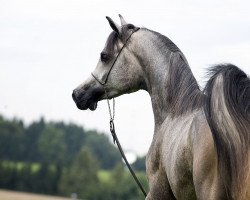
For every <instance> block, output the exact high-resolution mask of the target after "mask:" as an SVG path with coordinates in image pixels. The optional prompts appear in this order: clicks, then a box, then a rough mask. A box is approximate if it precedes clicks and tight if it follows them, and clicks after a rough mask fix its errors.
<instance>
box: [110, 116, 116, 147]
mask: <svg viewBox="0 0 250 200" xmlns="http://www.w3.org/2000/svg"><path fill="white" fill-rule="evenodd" d="M109 125H110V132H111V134H112V137H113V142H114V144H115V141H116V137H115V136H116V135H115V125H114V121H113V119H111V120H110V121H109Z"/></svg>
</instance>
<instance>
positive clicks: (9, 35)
mask: <svg viewBox="0 0 250 200" xmlns="http://www.w3.org/2000/svg"><path fill="white" fill-rule="evenodd" d="M119 13H120V14H122V15H123V16H124V18H125V20H126V21H128V22H131V23H133V24H135V25H136V26H140V27H142V26H143V27H147V28H149V29H152V30H155V31H158V32H160V33H162V34H164V35H166V36H168V37H169V38H170V39H172V41H173V42H174V43H176V44H177V46H178V47H179V48H180V49H181V50H182V51H183V53H184V54H185V55H186V58H187V60H188V62H189V64H190V66H191V69H192V71H193V73H194V75H195V77H196V78H197V79H198V81H199V83H200V84H201V85H204V82H205V71H206V68H208V67H209V66H211V65H214V64H217V63H224V62H231V63H233V64H235V65H237V66H239V67H240V68H241V69H243V70H244V71H245V72H246V73H247V74H250V3H249V1H239V0H237V1H236V0H235V1H232V0H231V1H226V0H220V1H218V0H209V1H200V0H190V1H189V0H185V1H184V0H183V1H178V0H175V1H173V0H171V1H167V0H162V1H160V0H154V1H145V0H140V1H135V0H133V1H132V0H126V1H125V0H124V1H121V0H113V1H110V0H105V1H104V0H99V1H97V0H41V1H38V0H22V1H20V0H0V114H2V115H4V116H6V117H8V118H12V117H14V116H16V117H18V118H21V119H23V120H24V121H25V122H26V123H27V124H28V123H30V122H32V121H34V120H37V119H39V118H40V117H41V116H44V117H45V119H46V120H64V121H66V122H74V123H77V124H79V125H82V126H84V127H85V128H87V129H97V130H99V131H103V132H107V133H108V131H109V124H108V123H109V116H108V110H107V105H106V102H100V103H99V104H98V108H97V110H96V111H95V112H91V111H80V110H78V109H77V108H76V106H75V104H74V102H73V101H72V99H71V93H72V90H73V89H74V88H75V87H76V86H77V85H78V84H80V83H81V82H82V81H84V80H85V79H86V78H87V77H88V76H89V75H90V73H91V71H92V70H93V69H94V68H95V66H96V64H97V60H98V58H99V54H100V52H101V50H102V48H103V46H104V43H105V41H106V38H107V36H108V34H109V33H110V32H111V29H110V27H109V25H108V23H107V21H106V19H105V16H106V15H108V16H110V17H112V18H113V19H114V20H115V21H117V22H118V21H119V18H118V14H119ZM116 105H117V107H116V130H117V133H118V136H119V138H120V141H121V143H122V145H123V146H124V148H125V149H126V150H131V151H134V152H137V153H138V154H145V153H146V152H147V150H148V148H149V145H150V142H151V139H152V136H153V128H154V127H153V126H154V123H153V114H152V109H151V102H150V98H149V96H148V94H147V93H146V92H143V91H141V92H137V93H134V94H130V95H124V96H122V97H119V98H117V99H116Z"/></svg>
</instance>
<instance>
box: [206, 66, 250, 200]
mask: <svg viewBox="0 0 250 200" xmlns="http://www.w3.org/2000/svg"><path fill="white" fill-rule="evenodd" d="M209 74H210V75H211V78H210V79H209V81H208V83H207V85H206V87H205V89H204V93H205V95H206V98H205V102H204V111H205V115H206V118H207V121H208V124H209V126H210V129H211V131H212V134H213V138H214V142H215V146H216V150H217V155H218V164H219V166H218V168H219V173H220V176H221V180H222V183H223V185H224V187H225V191H226V195H227V199H241V198H240V196H241V195H244V192H245V190H246V188H244V183H245V181H246V178H247V177H246V176H245V174H246V172H247V170H248V167H249V166H248V161H249V160H248V152H249V146H250V79H249V78H248V77H247V75H246V74H245V73H244V72H243V71H241V70H240V69H239V68H237V67H236V66H234V65H232V64H225V65H217V66H215V67H213V68H211V69H210V71H209Z"/></svg>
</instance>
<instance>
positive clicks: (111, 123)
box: [91, 27, 147, 197]
mask: <svg viewBox="0 0 250 200" xmlns="http://www.w3.org/2000/svg"><path fill="white" fill-rule="evenodd" d="M139 29H140V28H139V27H136V28H135V29H134V30H133V31H132V32H131V33H130V35H129V36H128V38H127V39H126V41H125V43H124V45H123V46H122V48H121V50H120V51H119V53H118V55H117V56H116V58H115V60H114V62H113V64H112V65H111V67H110V68H109V70H108V72H107V73H106V74H104V76H105V75H106V78H105V79H104V81H102V80H99V79H98V78H97V76H96V75H94V73H91V75H92V76H93V77H94V79H95V80H96V81H97V82H98V83H100V84H101V85H102V86H103V88H104V91H105V95H106V98H107V103H108V108H109V114H110V121H109V123H110V133H111V135H112V137H113V141H114V143H116V144H117V147H118V149H119V151H120V154H121V156H122V158H123V160H124V162H125V164H126V165H127V167H128V169H129V171H130V173H131V175H132V176H133V178H134V180H135V182H136V184H137V185H138V187H139V188H140V190H141V191H142V193H143V194H144V196H145V197H146V196H147V193H146V191H145V190H144V188H143V186H142V184H141V182H140V181H139V179H138V178H137V176H136V174H135V172H134V171H133V169H132V167H131V166H130V164H129V162H128V160H127V158H126V156H125V153H124V151H123V149H122V146H121V144H120V142H119V139H118V137H117V135H116V131H115V124H114V116H115V111H114V109H115V99H114V98H113V115H112V114H111V113H112V112H111V107H110V104H109V97H108V93H107V91H106V87H105V85H106V83H107V81H108V77H109V74H110V72H111V70H112V68H113V67H114V65H115V63H116V61H117V59H118V57H119V55H120V54H121V52H122V50H123V49H124V47H125V46H126V44H127V42H128V40H129V39H130V38H131V36H132V35H133V33H135V32H136V31H138V30H139Z"/></svg>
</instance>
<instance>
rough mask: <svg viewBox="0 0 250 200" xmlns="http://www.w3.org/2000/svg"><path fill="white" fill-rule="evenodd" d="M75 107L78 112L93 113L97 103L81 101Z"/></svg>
mask: <svg viewBox="0 0 250 200" xmlns="http://www.w3.org/2000/svg"><path fill="white" fill-rule="evenodd" d="M76 106H77V108H78V109H80V110H87V109H90V110H91V111H94V110H96V108H97V101H91V100H90V101H86V100H83V101H80V102H77V103H76Z"/></svg>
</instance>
